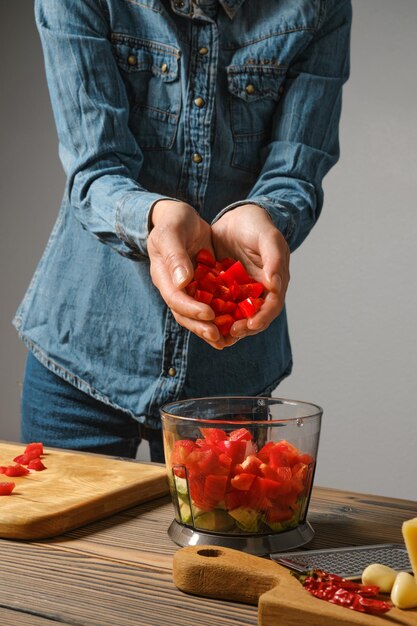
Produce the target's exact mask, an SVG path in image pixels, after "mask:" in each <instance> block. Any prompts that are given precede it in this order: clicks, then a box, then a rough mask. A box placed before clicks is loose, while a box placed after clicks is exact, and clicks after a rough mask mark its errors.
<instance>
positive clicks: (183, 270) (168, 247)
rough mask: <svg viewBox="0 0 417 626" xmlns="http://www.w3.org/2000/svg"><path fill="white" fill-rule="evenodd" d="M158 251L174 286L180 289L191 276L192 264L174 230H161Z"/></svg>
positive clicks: (178, 235) (179, 237) (178, 234)
mask: <svg viewBox="0 0 417 626" xmlns="http://www.w3.org/2000/svg"><path fill="white" fill-rule="evenodd" d="M158 252H159V255H160V257H161V259H162V262H163V263H164V265H165V267H166V268H167V270H168V272H169V275H170V277H171V281H172V283H173V285H175V287H177V288H179V289H182V288H183V287H185V286H186V285H187V284H188V283H189V282H190V281H191V279H192V277H193V272H194V269H193V264H192V262H191V259H190V257H189V256H188V253H187V251H186V249H185V247H184V244H183V242H182V240H181V235H180V233H177V232H176V231H175V230H172V229H169V230H168V229H167V230H163V231H162V232H161V233H160V235H159V239H158Z"/></svg>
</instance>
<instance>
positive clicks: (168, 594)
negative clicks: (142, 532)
mask: <svg viewBox="0 0 417 626" xmlns="http://www.w3.org/2000/svg"><path fill="white" fill-rule="evenodd" d="M29 564H31V565H29ZM0 593H1V596H2V597H3V598H4V600H5V602H7V606H8V607H9V608H11V609H15V610H19V611H22V610H26V609H27V607H36V612H37V613H38V614H40V615H43V616H45V617H47V618H49V619H52V620H55V621H56V622H63V623H68V624H73V625H75V624H76V625H79V626H132V625H138V626H161V625H164V626H165V625H171V624H175V626H187V625H195V624H196V623H197V622H198V624H199V626H200V625H201V626H213V624H218V625H219V626H231V625H232V624H234V625H236V624H247V625H253V626H255V625H256V622H257V617H256V616H257V612H256V607H250V606H245V605H238V604H235V603H224V602H221V601H215V600H212V601H207V600H202V599H201V598H196V597H191V596H185V595H184V594H182V593H181V592H180V591H178V590H177V588H176V587H175V586H174V584H173V582H172V574H171V568H161V567H160V566H159V565H152V564H146V563H142V564H140V566H139V563H137V564H136V565H133V566H132V565H128V564H125V563H122V564H119V563H116V562H114V561H111V560H108V559H99V558H96V557H93V556H85V555H82V554H76V553H73V552H66V551H60V550H56V549H54V548H50V547H49V546H46V545H43V546H40V545H32V544H23V543H16V542H11V541H2V542H1V571H0ZM196 620H197V622H196Z"/></svg>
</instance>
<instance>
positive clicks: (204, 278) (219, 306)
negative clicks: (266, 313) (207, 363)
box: [186, 248, 265, 337]
mask: <svg viewBox="0 0 417 626" xmlns="http://www.w3.org/2000/svg"><path fill="white" fill-rule="evenodd" d="M196 261H197V266H196V268H195V271H194V276H193V280H192V281H191V282H190V283H189V284H188V285H187V287H186V292H187V293H188V295H190V296H191V297H193V298H195V299H196V300H198V301H199V302H204V303H205V304H208V305H209V306H211V308H212V309H213V311H214V313H215V315H216V317H215V318H214V323H215V324H216V326H217V327H218V329H219V331H220V333H221V334H222V335H223V336H224V337H225V336H227V335H228V334H229V332H230V328H231V327H232V325H233V323H234V322H235V321H237V320H241V319H244V318H249V317H252V316H253V315H255V313H257V312H258V311H259V309H260V308H261V306H262V304H263V302H264V298H263V297H262V296H263V293H264V291H265V287H264V286H263V284H262V283H259V282H257V281H256V280H254V279H253V278H252V277H251V276H249V274H248V273H247V271H246V270H245V268H244V267H243V265H242V263H241V262H240V261H236V260H235V259H232V258H229V257H227V258H224V259H222V260H220V261H216V259H215V258H214V256H213V255H212V253H211V252H210V251H209V250H206V249H205V248H203V249H201V250H200V251H199V252H198V254H197V257H196Z"/></svg>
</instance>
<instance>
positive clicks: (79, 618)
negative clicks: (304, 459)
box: [0, 487, 417, 626]
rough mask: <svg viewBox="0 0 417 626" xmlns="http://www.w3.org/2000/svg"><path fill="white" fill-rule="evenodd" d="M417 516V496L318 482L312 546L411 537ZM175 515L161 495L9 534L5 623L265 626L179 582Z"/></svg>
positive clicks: (0, 549)
mask: <svg viewBox="0 0 417 626" xmlns="http://www.w3.org/2000/svg"><path fill="white" fill-rule="evenodd" d="M416 516H417V503H416V502H413V501H406V500H398V499H391V498H381V497H378V496H370V495H363V494H355V493H346V492H341V491H337V490H333V489H324V488H320V487H315V488H314V489H313V497H312V500H311V504H310V515H309V520H310V522H311V524H312V525H313V528H314V530H315V531H316V536H315V538H314V540H313V541H312V542H311V543H310V544H309V545H308V546H307V547H308V548H311V549H314V548H316V549H317V548H321V547H324V548H330V547H343V546H349V545H363V544H368V543H384V542H387V543H388V542H389V543H391V542H394V543H396V542H402V536H401V523H402V522H403V521H404V520H406V519H410V518H412V517H416ZM173 518H174V509H173V506H172V503H171V501H170V498H169V497H162V498H159V499H156V500H152V501H149V502H146V503H144V504H140V505H138V506H134V507H132V508H130V509H127V510H124V511H122V512H120V513H117V514H115V515H112V516H111V517H109V518H106V519H102V520H99V521H95V522H93V523H90V524H89V525H86V526H83V527H81V528H77V529H74V530H72V531H70V532H67V533H66V534H65V535H62V536H60V537H54V538H51V539H45V540H41V541H31V542H20V541H12V540H0V608H2V610H3V611H6V613H5V615H6V617H7V619H0V624H1V626H28V624H30V625H31V626H44V622H43V621H42V619H45V620H49V621H48V622H47V623H51V624H54V625H55V624H58V623H59V624H64V625H66V624H71V625H72V626H232V625H233V626H256V625H257V623H258V618H257V607H256V606H254V605H247V604H243V603H238V602H233V601H223V600H216V599H210V598H201V597H199V596H192V595H188V594H185V593H183V592H181V591H179V590H178V589H177V588H176V587H175V585H174V582H173V580H172V563H173V556H174V554H175V553H176V552H177V551H178V549H179V548H178V546H176V545H175V544H174V543H172V541H171V540H170V538H169V537H168V535H167V529H168V527H169V525H170V523H171V522H172V520H173ZM318 602H319V601H318ZM9 614H10V616H11V618H10V619H9ZM31 616H33V621H30V620H31V619H32V618H31ZM0 617H2V614H1V613H0ZM381 624H382V626H384V625H386V626H395V622H393V621H390V620H385V621H384V622H382V623H381ZM45 626H46V624H45ZM279 626H288V625H286V624H279ZM297 626H303V625H302V622H298V623H297ZM315 626H320V624H319V623H318V622H317V624H316V625H315ZM334 626H338V625H337V624H335V625H334Z"/></svg>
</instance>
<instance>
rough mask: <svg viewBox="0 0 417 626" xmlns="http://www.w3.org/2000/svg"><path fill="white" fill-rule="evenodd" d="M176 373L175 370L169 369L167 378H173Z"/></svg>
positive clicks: (173, 368)
mask: <svg viewBox="0 0 417 626" xmlns="http://www.w3.org/2000/svg"><path fill="white" fill-rule="evenodd" d="M176 373H177V370H176V368H175V367H170V368H169V370H168V376H175V374H176Z"/></svg>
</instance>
